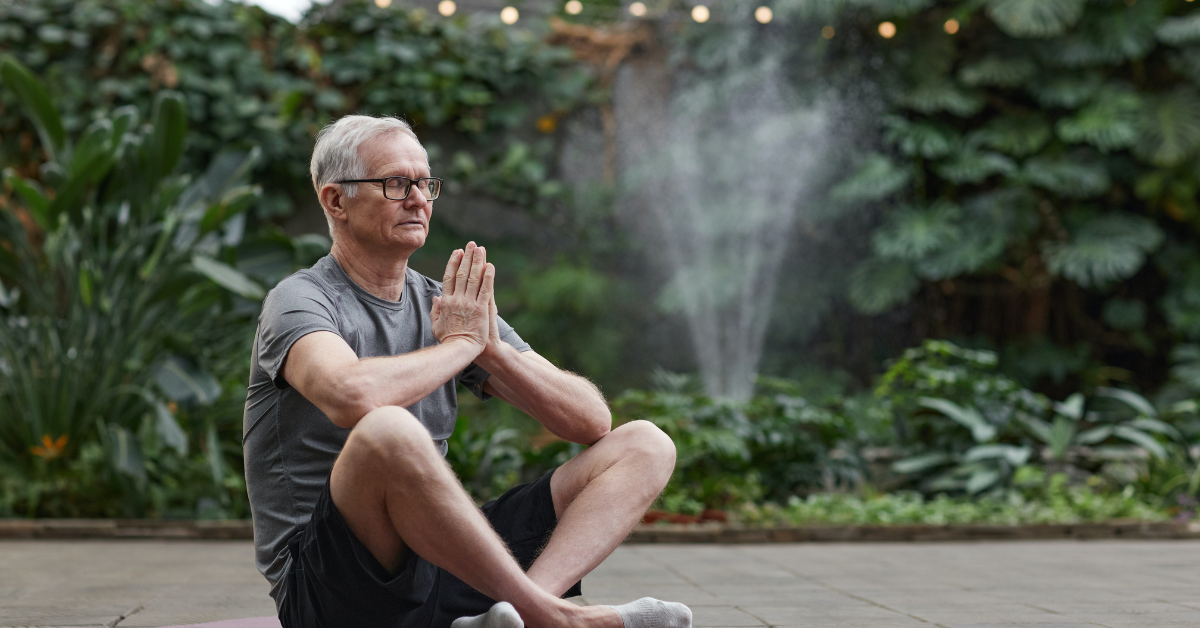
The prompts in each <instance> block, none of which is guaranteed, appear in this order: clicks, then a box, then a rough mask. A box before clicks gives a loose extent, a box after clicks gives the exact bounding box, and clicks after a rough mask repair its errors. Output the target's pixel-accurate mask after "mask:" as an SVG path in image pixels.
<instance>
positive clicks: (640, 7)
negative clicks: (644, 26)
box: [629, 2, 646, 17]
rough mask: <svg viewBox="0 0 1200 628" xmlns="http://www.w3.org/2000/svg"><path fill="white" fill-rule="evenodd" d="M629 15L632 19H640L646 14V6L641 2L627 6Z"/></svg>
mask: <svg viewBox="0 0 1200 628" xmlns="http://www.w3.org/2000/svg"><path fill="white" fill-rule="evenodd" d="M629 14H630V15H632V16H633V17H642V16H643V15H645V14H646V5H644V4H642V3H641V2H634V3H633V4H631V5H629Z"/></svg>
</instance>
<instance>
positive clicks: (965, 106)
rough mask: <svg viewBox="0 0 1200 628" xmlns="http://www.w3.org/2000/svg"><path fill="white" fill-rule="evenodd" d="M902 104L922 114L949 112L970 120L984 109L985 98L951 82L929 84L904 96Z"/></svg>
mask: <svg viewBox="0 0 1200 628" xmlns="http://www.w3.org/2000/svg"><path fill="white" fill-rule="evenodd" d="M900 103H901V104H902V105H904V106H906V107H908V108H909V109H913V110H915V111H919V112H921V113H926V114H930V113H936V112H938V111H948V112H950V113H952V114H954V115H956V116H958V117H960V118H969V117H971V116H973V115H975V114H976V113H979V111H980V110H981V109H983V97H982V96H980V95H979V94H977V93H975V92H973V91H970V90H966V89H963V88H961V87H959V86H958V85H955V84H954V83H952V82H950V81H945V80H943V81H934V82H927V83H923V84H921V85H918V86H916V87H914V88H913V89H911V90H909V91H908V92H907V93H905V94H904V96H903V97H901V99H900Z"/></svg>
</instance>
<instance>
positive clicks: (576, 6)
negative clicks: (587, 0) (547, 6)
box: [565, 0, 583, 15]
mask: <svg viewBox="0 0 1200 628" xmlns="http://www.w3.org/2000/svg"><path fill="white" fill-rule="evenodd" d="M565 8H566V9H567V13H569V14H571V15H579V14H580V13H583V3H582V2H580V1H579V0H571V1H570V2H568V3H567V6H566V7H565Z"/></svg>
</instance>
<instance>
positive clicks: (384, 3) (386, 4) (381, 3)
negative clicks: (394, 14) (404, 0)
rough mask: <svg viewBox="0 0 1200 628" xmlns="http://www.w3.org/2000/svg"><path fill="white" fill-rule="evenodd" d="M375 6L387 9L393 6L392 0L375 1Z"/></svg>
mask: <svg viewBox="0 0 1200 628" xmlns="http://www.w3.org/2000/svg"><path fill="white" fill-rule="evenodd" d="M375 6H377V7H379V8H381V9H386V8H388V7H390V6H392V0H375Z"/></svg>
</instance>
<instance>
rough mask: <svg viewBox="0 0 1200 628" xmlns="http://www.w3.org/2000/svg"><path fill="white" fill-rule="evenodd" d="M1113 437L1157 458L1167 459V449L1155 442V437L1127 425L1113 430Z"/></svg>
mask: <svg viewBox="0 0 1200 628" xmlns="http://www.w3.org/2000/svg"><path fill="white" fill-rule="evenodd" d="M1113 436H1116V437H1117V438H1123V439H1125V440H1127V441H1129V442H1131V443H1133V444H1135V445H1137V446H1138V447H1141V448H1142V449H1145V450H1146V451H1148V452H1150V454H1151V455H1152V456H1154V457H1155V458H1160V459H1161V458H1166V457H1167V449H1166V448H1165V447H1163V446H1162V443H1160V442H1158V441H1157V440H1154V437H1153V436H1151V435H1149V434H1147V433H1145V432H1143V431H1141V430H1137V429H1134V428H1132V427H1129V426H1126V425H1118V426H1116V427H1115V428H1113Z"/></svg>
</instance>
